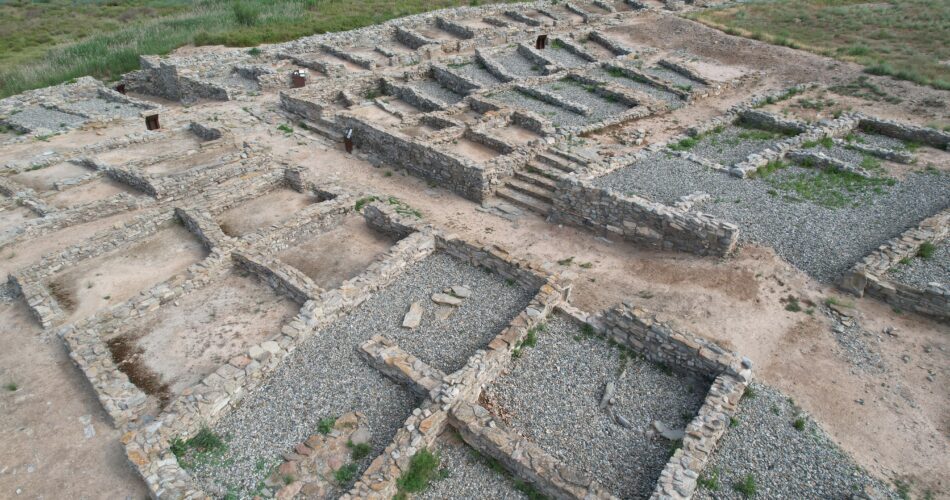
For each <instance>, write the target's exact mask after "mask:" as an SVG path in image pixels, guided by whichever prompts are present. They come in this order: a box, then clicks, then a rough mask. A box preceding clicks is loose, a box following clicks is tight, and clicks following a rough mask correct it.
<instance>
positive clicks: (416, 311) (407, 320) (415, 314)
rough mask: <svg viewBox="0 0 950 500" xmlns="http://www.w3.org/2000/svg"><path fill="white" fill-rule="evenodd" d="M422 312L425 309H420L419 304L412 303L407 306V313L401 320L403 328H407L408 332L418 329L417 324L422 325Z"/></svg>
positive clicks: (420, 304) (420, 305)
mask: <svg viewBox="0 0 950 500" xmlns="http://www.w3.org/2000/svg"><path fill="white" fill-rule="evenodd" d="M423 312H425V308H424V307H422V303H421V302H413V303H412V304H411V305H409V312H407V313H406V316H405V317H404V318H403V319H402V326H403V328H409V329H410V330H412V329H416V328H418V327H419V324H420V323H422V313H423Z"/></svg>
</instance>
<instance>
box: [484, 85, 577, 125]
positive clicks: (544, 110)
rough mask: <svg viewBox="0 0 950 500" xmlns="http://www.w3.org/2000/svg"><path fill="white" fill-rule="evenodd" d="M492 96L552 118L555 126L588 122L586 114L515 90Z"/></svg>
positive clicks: (510, 104)
mask: <svg viewBox="0 0 950 500" xmlns="http://www.w3.org/2000/svg"><path fill="white" fill-rule="evenodd" d="M492 97H494V98H495V99H497V100H498V101H500V102H502V103H504V104H508V105H509V106H515V107H518V108H522V109H525V110H527V111H532V112H534V113H537V114H539V115H541V116H543V117H545V118H547V119H548V120H550V121H551V123H553V124H554V125H555V126H559V127H577V126H581V125H585V124H587V118H586V117H585V116H584V115H580V114H577V113H573V112H571V111H568V110H566V109H564V108H562V107H560V106H555V105H553V104H548V103H546V102H544V101H539V100H537V99H535V98H533V97H528V96H526V95H524V94H522V93H521V92H518V91H515V90H508V91H505V92H499V93H497V94H495V95H493V96H492Z"/></svg>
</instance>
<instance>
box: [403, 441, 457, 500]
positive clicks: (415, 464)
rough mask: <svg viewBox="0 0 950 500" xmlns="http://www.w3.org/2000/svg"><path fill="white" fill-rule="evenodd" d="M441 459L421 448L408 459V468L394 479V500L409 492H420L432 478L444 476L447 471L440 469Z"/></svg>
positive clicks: (406, 496) (405, 495) (407, 496)
mask: <svg viewBox="0 0 950 500" xmlns="http://www.w3.org/2000/svg"><path fill="white" fill-rule="evenodd" d="M441 463H442V461H441V459H440V458H439V454H438V453H432V452H431V451H429V450H427V449H425V448H423V449H421V450H419V451H418V452H417V453H416V454H415V455H413V456H412V459H411V460H409V470H407V471H406V472H405V473H403V475H402V476H400V477H399V480H397V481H396V486H397V488H398V492H397V493H396V496H395V497H393V499H394V500H405V499H407V498H409V494H410V493H420V492H422V491H425V489H426V488H428V487H429V483H431V482H432V481H433V480H436V479H439V478H440V477H445V476H446V475H447V474H448V471H446V470H445V469H440V468H439V466H440V465H441Z"/></svg>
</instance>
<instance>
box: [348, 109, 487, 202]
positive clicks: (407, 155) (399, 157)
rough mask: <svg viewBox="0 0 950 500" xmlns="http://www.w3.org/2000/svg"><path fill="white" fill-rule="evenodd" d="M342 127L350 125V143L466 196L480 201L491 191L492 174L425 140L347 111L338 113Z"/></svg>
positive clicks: (390, 163)
mask: <svg viewBox="0 0 950 500" xmlns="http://www.w3.org/2000/svg"><path fill="white" fill-rule="evenodd" d="M341 122H342V125H343V127H344V128H352V129H353V143H354V144H355V145H356V146H357V147H359V148H362V149H364V150H366V151H367V152H369V153H371V154H372V155H374V156H376V157H378V158H381V159H385V161H386V164H387V165H391V166H397V167H400V168H405V169H406V170H407V171H409V172H410V173H412V174H413V175H415V176H417V177H421V178H423V179H426V180H428V181H431V182H434V183H436V184H438V185H439V186H441V187H444V188H446V189H449V190H451V191H454V192H455V193H457V194H459V195H461V196H463V197H465V198H468V199H469V200H472V201H475V202H478V203H481V202H482V201H484V200H485V198H487V197H488V196H489V194H490V193H491V188H490V186H491V180H492V178H494V177H495V175H494V174H493V173H492V172H490V171H487V170H486V169H485V168H482V166H480V165H478V164H476V163H475V162H472V161H470V160H466V159H463V158H459V157H456V156H454V155H451V154H449V153H446V152H444V151H438V150H436V149H434V148H432V147H430V146H429V144H428V142H427V141H425V140H419V139H416V138H412V137H408V136H405V135H403V134H401V133H399V132H396V131H390V130H387V129H385V128H382V127H380V126H378V125H376V124H374V123H370V122H368V121H364V120H361V119H359V118H357V117H354V116H351V115H344V116H342V117H341Z"/></svg>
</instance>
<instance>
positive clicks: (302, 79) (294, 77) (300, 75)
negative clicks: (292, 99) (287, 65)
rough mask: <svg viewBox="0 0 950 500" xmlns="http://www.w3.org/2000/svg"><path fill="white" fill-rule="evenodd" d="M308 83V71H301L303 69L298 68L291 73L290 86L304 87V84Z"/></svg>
mask: <svg viewBox="0 0 950 500" xmlns="http://www.w3.org/2000/svg"><path fill="white" fill-rule="evenodd" d="M306 84H307V72H306V71H301V70H299V69H298V70H294V72H293V73H291V74H290V86H291V87H293V88H295V89H299V88H300V87H303V86H304V85H306Z"/></svg>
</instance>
